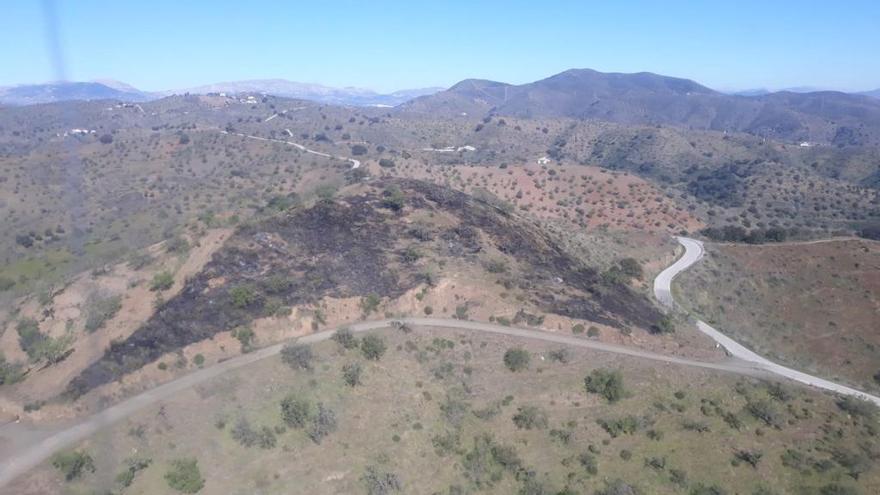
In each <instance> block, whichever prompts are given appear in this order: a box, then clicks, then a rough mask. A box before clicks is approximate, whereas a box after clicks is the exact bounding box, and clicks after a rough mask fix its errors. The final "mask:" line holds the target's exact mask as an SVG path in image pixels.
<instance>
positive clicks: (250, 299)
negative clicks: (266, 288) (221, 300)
mask: <svg viewBox="0 0 880 495" xmlns="http://www.w3.org/2000/svg"><path fill="white" fill-rule="evenodd" d="M229 298H230V302H231V303H232V306H234V307H236V308H239V309H241V308H246V307H248V306H251V305H254V304H256V303H257V302H258V301H259V300H260V295H259V294H258V293H257V291H255V290H254V289H253V288H252V287H250V286H247V285H239V286H238V287H233V288H232V289H231V290H230V291H229Z"/></svg>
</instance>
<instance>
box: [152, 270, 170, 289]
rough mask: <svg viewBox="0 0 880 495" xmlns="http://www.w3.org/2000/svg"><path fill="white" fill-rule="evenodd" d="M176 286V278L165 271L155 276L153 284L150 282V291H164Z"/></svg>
mask: <svg viewBox="0 0 880 495" xmlns="http://www.w3.org/2000/svg"><path fill="white" fill-rule="evenodd" d="M172 285H174V277H173V276H172V275H171V273H170V272H167V271H164V272H159V273H157V274H156V275H154V276H153V280H152V282H150V290H151V291H154V292H155V291H164V290H168V289H170V288H171V286H172Z"/></svg>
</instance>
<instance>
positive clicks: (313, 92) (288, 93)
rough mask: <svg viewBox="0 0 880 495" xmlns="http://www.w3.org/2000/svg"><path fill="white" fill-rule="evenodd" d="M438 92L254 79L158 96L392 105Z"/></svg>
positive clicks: (437, 89)
mask: <svg viewBox="0 0 880 495" xmlns="http://www.w3.org/2000/svg"><path fill="white" fill-rule="evenodd" d="M442 90H443V88H420V89H406V90H401V91H395V92H394V93H388V94H382V93H377V92H375V91H372V90H369V89H363V88H351V87H348V88H334V87H330V86H323V85H320V84H308V83H300V82H294V81H288V80H286V79H256V80H250V81H231V82H221V83H216V84H208V85H205V86H197V87H194V88H186V89H179V90H173V91H164V92H162V93H161V94H163V95H171V94H184V93H190V94H207V93H229V94H235V93H260V94H267V95H273V96H281V97H285V98H296V99H300V100H311V101H317V102H320V103H328V104H333V105H352V106H396V105H399V104H401V103H403V102H405V101H407V100H411V99H413V98H416V97H419V96H424V95H430V94H434V93H437V92H438V91H442Z"/></svg>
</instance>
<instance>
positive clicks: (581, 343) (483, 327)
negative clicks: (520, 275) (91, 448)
mask: <svg viewBox="0 0 880 495" xmlns="http://www.w3.org/2000/svg"><path fill="white" fill-rule="evenodd" d="M398 321H402V322H404V323H406V324H407V325H410V326H413V327H432V328H440V329H450V330H469V331H477V332H487V333H494V334H499V335H507V336H511V337H519V338H526V339H534V340H540V341H544V342H554V343H558V344H562V345H567V346H572V347H584V348H589V349H596V350H599V351H604V352H613V353H616V354H622V355H626V356H632V357H636V358H640V359H649V360H653V361H657V362H660V363H665V364H672V365H682V366H696V367H700V368H708V369H714V370H719V371H725V372H731V373H738V374H746V375H752V376H760V375H762V374H763V373H762V371H761V370H759V369H756V368H754V367H752V366H751V365H750V364H749V363H744V362H740V361H737V360H730V361H726V362H716V363H712V362H703V361H695V360H691V359H685V358H679V357H672V356H665V355H662V354H655V353H652V352H648V351H641V350H638V349H632V348H628V347H623V346H618V345H613V344H605V343H602V342H596V341H592V340H587V339H583V338H577V337H571V336H566V335H559V334H555V333H552V332H548V331H541V330H527V329H524V328H515V327H505V326H501V325H494V324H490V323H478V322H472V321H464V320H452V319H444V318H406V319H403V320H398ZM391 326H393V323H392V320H381V321H369V322H363V323H358V324H355V325H352V326H350V328H351V330H352V331H353V332H364V331H368V330H375V329H381V328H388V327H391ZM332 335H333V332H332V331H324V332H319V333H314V334H311V335H307V336H305V337H301V338H300V339H298V340H297V341H298V342H302V343H315V342H320V341H322V340H326V339H328V338H330V337H331V336H332ZM283 347H284V344H283V343H282V344H276V345H273V346H271V347H266V348H263V349H260V350H257V351H254V352H251V353H248V354H244V355H241V356H238V357H235V358H232V359H229V360H227V361H224V362H222V363H218V364H215V365H213V366H210V367H208V368H204V369H201V370H198V371H195V372H193V373H190V374H188V375H185V376H183V377H181V378H178V379H176V380H173V381H170V382H168V383H165V384H163V385H160V386H158V387H156V388H154V389H151V390H148V391H146V392H143V393H141V394H139V395H136V396H134V397H132V398H130V399H126V400H124V401H122V402H120V403H118V404H115V405H113V406H111V407H108V408H107V409H104V410H103V411H101V412H99V413H96V414H94V415H92V416H89V417H87V418H84V419H81V420H79V421H78V422H76V423H73V424H68V425H60V426H57V427H55V428H35V427H32V426H29V425H26V424H24V423H9V424H6V425H4V426H2V427H0V439H2V447H0V487H2V486H5V485H6V484H8V483H9V482H10V481H12V480H13V479H15V478H16V477H18V476H20V475H22V474H24V473H26V472H27V471H29V470H30V469H32V468H34V467H36V466H37V465H39V464H40V463H41V462H43V461H44V460H45V459H47V458H48V457H49V456H51V455H52V454H54V453H55V452H58V451H59V450H62V449H64V448H67V447H70V446H72V445H74V444H76V443H77V442H80V441H82V440H84V439H85V438H87V437H89V436H90V435H93V434H94V433H96V432H98V431H99V430H101V429H102V428H104V427H106V426H109V425H111V424H113V423H115V422H117V421H119V420H121V419H123V418H125V417H127V416H129V415H131V414H133V413H134V412H136V411H138V410H140V409H142V408H144V407H147V406H149V405H151V404H155V403H157V402H158V401H160V400H163V399H166V398H168V397H170V396H172V395H174V394H175V393H177V392H180V391H181V390H185V389H187V388H190V387H193V386H194V385H197V384H199V383H202V382H205V381H207V380H210V379H211V378H214V377H216V376H219V375H221V374H223V373H226V372H227V371H231V370H234V369H237V368H241V367H242V366H247V365H248V364H251V363H254V362H256V361H259V360H262V359H265V358H267V357H270V356H274V355H276V354H278V353H279V352H281V349H282V348H283Z"/></svg>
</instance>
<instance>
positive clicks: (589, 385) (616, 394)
mask: <svg viewBox="0 0 880 495" xmlns="http://www.w3.org/2000/svg"><path fill="white" fill-rule="evenodd" d="M584 385H585V387H586V389H587V392H589V393H591V394H599V395H601V396H602V397H605V399H606V400H607V401H608V402H617V401H619V400H620V399H622V398H623V397H624V396H625V395H626V392H625V390H624V388H623V375H622V374H621V373H620V371H617V370H607V369H604V368H599V369H596V370H593V371H592V373H590V374H589V375H587V377H586V378H584Z"/></svg>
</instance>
